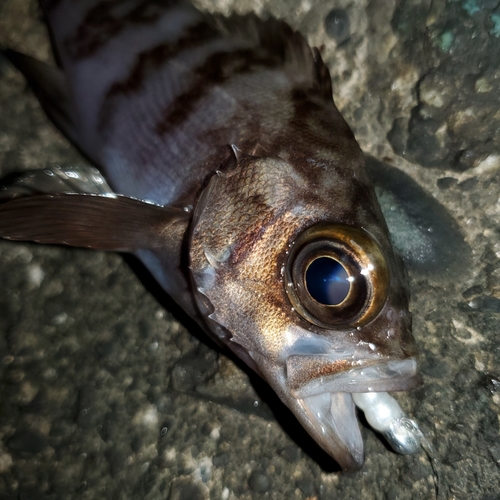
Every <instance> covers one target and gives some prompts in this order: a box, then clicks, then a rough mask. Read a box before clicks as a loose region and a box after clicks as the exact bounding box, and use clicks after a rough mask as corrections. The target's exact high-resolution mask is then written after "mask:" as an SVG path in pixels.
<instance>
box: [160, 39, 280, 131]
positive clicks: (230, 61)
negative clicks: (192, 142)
mask: <svg viewBox="0 0 500 500" xmlns="http://www.w3.org/2000/svg"><path fill="white" fill-rule="evenodd" d="M259 52H260V53H259ZM279 65H280V60H279V57H275V56H274V55H272V54H269V53H262V51H259V50H256V49H255V48H251V49H239V50H235V51H227V52H218V53H216V54H213V55H212V56H210V57H209V58H208V59H207V60H206V61H205V63H203V64H202V65H201V66H199V67H198V68H195V69H193V75H194V77H195V81H194V84H193V86H192V87H191V88H190V89H189V90H187V91H186V92H184V93H183V94H181V95H179V96H178V97H177V98H176V99H175V101H174V102H172V103H171V104H170V105H169V106H168V107H167V108H166V109H165V112H164V116H163V118H162V119H161V120H160V121H159V122H158V124H157V125H156V127H155V130H156V133H157V134H158V135H159V136H162V135H164V134H167V133H168V132H169V131H170V130H172V129H173V128H175V127H177V126H179V125H180V124H181V123H182V122H183V121H184V120H186V119H187V117H188V116H189V114H190V113H191V112H192V111H193V110H195V109H196V107H197V106H198V104H199V102H200V101H201V100H202V99H203V97H205V96H206V95H207V94H208V93H209V91H210V90H211V89H212V88H213V87H214V86H216V85H220V84H222V83H224V82H226V81H227V80H229V79H230V78H231V77H233V76H236V75H242V74H245V73H250V72H252V71H254V70H255V69H257V68H258V67H260V68H272V67H279Z"/></svg>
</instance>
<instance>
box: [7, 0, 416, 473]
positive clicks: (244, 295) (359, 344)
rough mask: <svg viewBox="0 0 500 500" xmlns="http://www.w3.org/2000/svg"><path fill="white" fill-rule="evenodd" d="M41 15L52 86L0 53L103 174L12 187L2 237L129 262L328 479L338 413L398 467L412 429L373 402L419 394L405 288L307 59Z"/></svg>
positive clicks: (354, 148) (301, 54)
mask: <svg viewBox="0 0 500 500" xmlns="http://www.w3.org/2000/svg"><path fill="white" fill-rule="evenodd" d="M41 3H42V6H43V7H44V9H45V12H46V15H47V18H48V21H49V24H50V27H51V29H52V31H53V35H54V40H55V49H56V51H57V53H58V55H59V56H60V60H61V62H62V65H63V68H64V69H57V68H51V67H49V66H47V65H44V64H43V63H40V62H38V61H35V60H33V59H32V58H30V57H28V56H24V55H22V54H19V53H16V52H12V51H7V52H6V55H7V56H8V57H9V58H10V59H11V61H12V62H13V63H14V64H15V65H16V66H17V67H18V68H19V69H20V70H21V71H23V73H24V74H25V75H26V77H27V78H28V80H29V82H30V83H31V85H32V87H33V89H34V91H35V93H36V95H37V97H38V98H39V100H40V102H41V104H42V106H43V107H44V109H45V110H46V111H47V113H48V115H49V116H50V117H51V118H52V119H53V120H54V122H55V123H56V124H57V125H58V126H59V127H60V128H61V129H62V131H63V132H65V133H66V135H67V136H69V137H70V138H71V139H72V140H73V141H74V142H75V143H76V145H77V146H78V147H79V148H80V149H81V150H82V151H83V152H84V153H86V154H87V155H88V156H89V157H90V158H91V159H92V160H93V161H94V163H96V165H97V166H98V167H100V169H101V170H102V175H101V173H99V172H97V173H96V171H92V172H89V173H87V172H85V169H80V170H79V169H73V170H71V169H60V168H52V169H47V170H45V171H38V172H36V173H32V174H29V175H25V176H22V177H21V178H20V179H18V180H17V182H16V183H14V184H13V185H10V186H6V187H5V190H4V192H3V195H2V198H3V200H5V201H4V202H3V203H2V204H0V236H2V237H4V238H8V239H12V240H33V241H38V242H41V243H59V244H67V245H73V246H83V247H88V248H94V249H96V250H116V251H126V252H131V253H134V254H135V255H136V256H138V257H139V259H140V260H141V261H142V262H143V263H144V264H145V265H146V267H148V268H149V270H150V271H151V273H152V274H153V275H154V276H155V278H156V279H157V280H158V281H159V283H160V284H161V285H162V286H163V288H164V289H165V290H166V291H167V292H168V293H169V294H170V295H171V296H172V297H173V298H174V299H175V300H176V301H177V302H178V304H179V305H180V306H181V307H183V308H184V310H185V311H186V312H187V313H188V314H189V315H191V317H192V318H193V319H194V320H196V321H197V322H198V323H199V324H200V326H201V327H202V328H203V329H204V330H205V331H206V333H207V334H208V335H210V336H211V337H212V338H213V339H214V340H215V341H217V342H218V343H220V344H222V345H223V346H225V347H226V348H227V349H229V350H231V351H233V353H235V354H236V355H237V356H239V357H240V358H242V359H243V361H245V362H246V363H247V364H248V365H249V366H250V367H251V368H252V369H253V370H255V371H256V372H257V373H258V374H259V375H261V376H262V377H263V378H264V379H265V380H266V381H267V382H268V383H269V385H270V386H271V387H272V388H273V389H274V390H275V391H276V393H277V395H278V396H279V397H280V398H281V400H282V401H283V402H284V403H285V404H286V405H287V406H288V407H289V408H290V409H291V410H292V412H293V413H294V414H295V416H296V417H297V419H298V420H299V421H300V423H301V424H302V425H303V426H304V428H305V429H306V430H307V431H308V432H309V433H310V434H311V435H312V436H313V437H314V439H316V441H317V442H318V444H319V445H320V446H322V447H323V448H324V449H325V450H326V451H327V452H328V453H330V454H331V455H332V456H333V457H334V458H335V459H336V460H337V461H338V462H339V464H340V465H341V466H342V467H343V468H344V469H346V470H357V469H359V468H360V467H361V466H362V464H363V460H364V458H363V441H362V438H361V434H360V431H359V427H358V423H357V418H356V414H355V401H356V402H357V404H359V406H360V407H362V408H363V411H365V412H366V413H367V415H368V416H371V417H374V418H371V421H373V422H375V423H374V427H375V428H376V429H377V430H379V431H381V432H384V433H386V435H387V436H388V439H389V441H390V442H391V443H393V445H394V447H395V449H397V450H398V451H400V452H405V453H410V452H415V451H416V450H417V449H418V447H419V445H420V443H421V441H422V439H421V434H420V431H418V427H417V426H416V424H415V425H414V423H412V425H407V420H408V419H406V417H405V416H404V414H403V413H402V412H401V410H400V409H399V406H398V405H397V403H396V402H395V400H394V399H393V398H391V397H390V396H389V395H388V394H386V391H397V390H409V389H411V388H413V387H415V386H416V385H417V384H418V382H419V376H418V374H417V369H416V360H415V358H416V353H417V351H416V345H415V341H414V339H413V337H412V334H411V314H410V312H409V310H408V283H407V276H406V273H405V271H404V269H403V266H402V262H401V260H400V258H399V257H398V255H397V254H396V253H395V252H394V250H393V248H392V245H391V242H390V238H389V234H388V230H387V227H386V224H385V222H384V219H383V216H382V213H381V210H380V207H379V206H378V202H377V199H376V197H375V193H374V190H373V187H372V186H371V185H370V183H369V180H368V176H367V174H366V171H365V168H364V157H363V154H362V152H361V150H360V148H359V146H358V144H357V143H356V141H355V139H354V136H353V134H352V132H351V131H350V129H349V127H348V125H347V124H346V122H345V121H344V119H343V118H342V116H341V115H340V113H339V112H338V110H337V108H336V107H335V104H334V102H333V100H332V89H331V80H330V76H329V72H328V69H327V68H326V66H325V65H324V63H323V61H322V59H321V56H320V53H319V51H318V50H317V49H311V48H310V47H309V45H308V44H307V42H306V40H305V39H304V38H303V37H302V35H300V34H299V33H297V32H294V31H293V30H292V29H291V28H290V27H289V26H288V25H287V24H285V23H284V22H282V21H279V20H275V19H268V20H260V19H259V18H258V17H257V16H255V15H253V14H251V15H247V16H231V17H228V18H224V17H222V16H214V15H209V14H203V13H201V12H198V11H196V10H195V9H194V8H193V7H191V6H190V5H187V4H185V3H182V2H167V3H164V2H155V1H126V0H112V1H108V2H100V1H76V2H70V1H69V0H58V1H42V2H41ZM68 177H69V178H76V179H78V181H75V182H71V183H69V182H66V178H68ZM107 181H108V182H109V187H108V184H107ZM64 186H68V187H67V188H65V187H64ZM325 259H326V260H328V259H331V260H334V261H335V262H336V264H337V267H338V266H340V267H341V268H343V275H344V276H347V278H344V280H346V281H347V283H342V285H341V287H340V288H339V289H335V279H333V278H332V277H331V276H330V274H329V272H330V271H329V270H328V269H330V268H331V266H330V267H328V266H326V267H324V268H322V267H321V263H322V262H325ZM313 263H315V264H319V265H320V268H319V272H315V273H314V276H316V277H315V278H310V276H311V275H310V274H308V273H307V270H308V269H309V266H310V265H312V264H313ZM316 267H317V266H316ZM334 267H335V266H334ZM311 279H314V280H315V282H314V283H312V282H310V281H309V280H311ZM332 286H333V290H330V288H331V287H332ZM318 287H320V289H321V290H322V292H324V293H321V294H319V295H317V294H316V293H315V292H314V291H313V290H317V289H318ZM330 291H331V293H330ZM320 297H321V298H320ZM388 332H391V334H390V335H388ZM372 393H374V394H375V395H374V396H373V395H372ZM368 396H370V397H368ZM381 412H382V413H383V412H385V414H388V415H389V416H390V418H389V419H380V418H378V417H379V416H380V415H379V414H380V413H381ZM405 419H406V420H405ZM380 422H382V423H380Z"/></svg>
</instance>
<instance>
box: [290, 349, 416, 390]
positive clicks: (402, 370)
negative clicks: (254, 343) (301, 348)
mask: <svg viewBox="0 0 500 500" xmlns="http://www.w3.org/2000/svg"><path fill="white" fill-rule="evenodd" d="M308 358H309V357H308V356H290V357H289V358H288V359H287V362H286V367H287V380H288V384H289V387H290V391H291V393H292V395H293V396H295V397H296V398H300V399H303V398H308V397H311V396H318V395H321V394H322V393H325V392H329V393H337V392H394V391H408V390H410V389H413V388H415V387H416V386H417V385H418V383H419V380H420V379H419V377H418V376H417V362H416V360H415V359H414V358H409V359H405V360H395V361H386V362H383V363H380V362H377V361H373V360H361V361H353V362H350V361H346V360H340V361H338V362H333V363H332V360H331V358H330V357H329V356H325V358H324V359H322V358H321V357H319V356H317V355H316V356H311V357H310V359H308ZM323 364H324V366H323Z"/></svg>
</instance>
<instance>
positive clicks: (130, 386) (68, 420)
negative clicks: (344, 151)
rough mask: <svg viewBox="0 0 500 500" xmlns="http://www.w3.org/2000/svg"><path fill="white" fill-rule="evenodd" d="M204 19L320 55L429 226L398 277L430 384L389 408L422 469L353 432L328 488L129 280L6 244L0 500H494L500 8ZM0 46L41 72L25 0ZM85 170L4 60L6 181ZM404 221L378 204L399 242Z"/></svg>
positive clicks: (497, 468)
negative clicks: (269, 29) (420, 439)
mask: <svg viewBox="0 0 500 500" xmlns="http://www.w3.org/2000/svg"><path fill="white" fill-rule="evenodd" d="M197 5H198V6H201V7H203V8H206V9H208V10H211V11H217V12H223V13H226V14H228V13H229V12H233V11H236V12H239V13H245V12H249V11H251V10H253V11H256V12H257V13H258V14H260V15H262V16H267V15H269V14H272V15H274V16H276V17H280V18H284V19H286V20H287V21H288V22H289V23H290V24H291V25H292V26H293V27H294V28H296V29H299V30H300V31H302V32H303V33H304V34H305V35H306V36H307V38H308V39H309V41H310V43H311V44H312V45H315V46H318V47H322V53H323V57H324V59H325V61H326V63H327V64H328V66H329V68H330V70H331V73H332V80H333V92H334V97H335V101H336V104H337V106H338V107H339V109H340V110H341V112H342V113H343V115H344V117H345V118H346V120H347V121H348V123H349V124H350V125H351V127H352V128H353V131H354V133H355V135H356V137H357V139H358V141H359V142H360V144H361V147H362V148H363V150H364V151H365V152H366V153H368V154H370V155H372V156H373V157H375V158H377V159H378V160H381V161H383V162H384V163H385V164H387V165H389V166H393V167H397V169H398V170H399V171H401V172H404V173H405V176H406V177H407V178H409V179H411V181H412V182H413V184H414V185H415V186H417V188H415V189H413V188H412V189H413V190H411V189H410V191H411V193H413V194H409V195H408V197H411V196H413V203H414V206H415V207H416V208H415V210H417V211H418V210H419V209H420V210H424V209H425V210H426V211H427V212H429V211H435V216H434V215H433V214H430V215H428V220H431V221H432V220H435V221H436V222H435V226H432V224H430V225H428V226H425V225H423V226H421V227H420V231H421V237H420V238H418V239H420V240H422V241H424V242H425V241H427V240H428V241H429V243H428V244H427V243H425V244H423V247H422V252H424V253H425V251H426V249H427V250H428V251H430V252H438V253H439V252H441V251H442V252H444V253H443V254H439V255H442V259H443V260H440V259H437V260H434V261H433V262H432V263H430V264H429V265H430V266H431V267H428V266H427V267H426V266H425V262H426V257H425V256H424V257H422V258H421V259H420V260H419V257H418V256H417V257H416V258H415V259H414V260H415V262H416V263H417V264H416V265H415V266H413V267H412V266H410V277H411V283H412V304H411V309H412V313H413V317H414V334H415V337H416V339H417V343H418V344H419V346H420V352H421V358H420V366H421V372H422V374H423V379H424V383H423V385H422V387H420V388H419V389H417V390H415V391H413V392H411V393H409V394H401V395H399V396H398V400H399V402H400V404H401V405H402V407H403V408H404V409H405V411H406V412H407V413H408V414H409V415H410V416H412V417H413V418H415V419H416V420H417V421H418V422H419V424H420V426H421V428H422V430H423V431H424V433H425V435H426V436H427V438H428V439H429V441H430V442H431V443H432V445H433V447H434V459H435V460H434V461H433V460H431V459H430V458H429V457H428V456H427V455H426V454H425V453H420V454H417V455H412V456H400V455H396V454H394V453H392V452H391V451H390V450H389V449H388V447H387V446H386V445H385V444H384V442H383V440H381V438H380V437H379V436H377V435H376V434H375V433H374V432H373V431H372V430H370V429H369V428H368V427H367V426H366V425H365V424H362V434H363V437H364V440H365V446H366V464H365V466H364V468H363V470H362V471H361V472H359V473H356V474H342V473H339V471H338V469H337V468H336V466H335V464H334V463H333V462H332V461H331V460H328V458H327V457H326V456H325V454H324V453H322V452H321V451H320V450H319V449H318V448H317V447H315V446H314V445H313V443H311V441H310V440H308V439H307V437H306V436H304V433H303V431H301V429H300V428H299V427H298V425H297V424H296V423H295V422H294V420H293V417H292V416H291V414H290V413H289V412H287V411H286V410H285V409H284V408H283V406H282V405H280V404H279V402H277V401H276V398H275V397H273V396H272V394H270V393H269V391H267V390H266V388H265V386H264V385H263V384H262V383H260V382H259V381H258V380H255V379H254V378H251V377H249V373H248V371H245V370H243V369H242V367H241V364H237V363H235V362H234V360H231V359H228V358H227V357H226V356H224V355H223V354H221V353H220V352H218V351H216V350H214V349H212V347H211V346H210V345H208V344H206V343H204V342H203V341H201V340H200V339H202V334H201V333H200V332H199V330H198V329H196V328H195V327H194V326H193V325H192V323H190V322H189V321H187V320H186V318H185V317H184V316H183V315H182V314H181V313H179V311H178V310H177V309H175V308H173V307H172V306H171V303H170V302H169V301H168V299H166V298H165V297H164V296H163V295H162V294H161V293H160V292H159V288H158V287H157V286H155V285H153V284H152V283H151V279H150V278H148V276H147V275H146V274H145V273H144V271H143V270H141V268H140V267H138V266H137V264H136V263H134V261H133V260H130V259H124V258H123V257H121V256H118V255H115V254H105V253H98V252H91V251H86V250H78V249H66V248H60V247H57V248H56V247H43V246H37V245H35V244H14V243H10V242H6V241H1V242H0V284H1V286H0V401H1V405H0V499H2V500H4V499H5V500H11V499H12V500H17V499H22V500H66V499H67V500H70V499H82V500H87V499H98V498H108V499H113V500H122V499H123V500H124V499H145V500H159V499H170V500H205V499H221V500H236V499H242V500H243V499H244V500H246V499H260V498H269V499H290V500H292V499H297V500H298V499H309V500H313V499H314V500H326V499H337V498H338V499H343V500H350V499H352V500H358V499H368V500H369V499H377V500H396V499H398V500H410V499H411V500H424V499H425V500H427V499H433V498H439V499H449V500H452V499H453V500H470V499H477V500H495V499H497V500H498V499H500V436H499V427H500V420H499V419H500V336H499V335H498V334H499V331H500V327H499V321H500V230H499V228H500V100H499V96H500V5H499V2H498V1H491V0H466V1H465V0H455V1H448V2H445V1H444V0H438V1H431V0H422V1H411V0H400V1H396V0H371V1H369V0H350V1H349V0H330V1H320V0H286V1H285V0H258V1H257V0H252V1H248V0H234V1H233V0H214V1H209V0H199V1H198V3H197ZM0 45H2V46H9V47H11V48H13V49H16V50H20V51H23V52H25V53H28V54H30V55H33V56H35V57H37V58H39V59H42V60H50V57H51V55H50V46H49V41H48V35H47V32H46V28H45V26H44V24H43V22H42V20H41V18H40V16H39V12H38V8H37V3H36V1H35V0H3V1H1V2H0ZM84 163H85V160H83V159H82V158H81V157H80V155H79V154H78V152H77V151H76V150H75V149H74V148H73V147H72V146H71V145H70V144H69V143H68V142H67V141H66V140H65V139H64V138H63V137H62V136H61V134H60V133H59V132H58V131H57V130H56V129H55V128H54V126H53V125H52V124H51V123H50V122H49V121H48V119H47V118H46V117H45V115H44V114H43V112H42V111H41V109H40V106H39V105H38V103H37V101H36V99H35V98H34V97H33V95H32V94H31V93H30V92H29V91H28V90H27V89H26V85H25V83H24V80H23V78H22V76H21V75H19V74H18V73H17V72H16V71H15V70H14V69H13V68H12V67H11V66H10V65H9V64H8V63H7V61H6V60H4V59H0V169H1V174H2V175H6V174H9V173H12V172H15V171H20V170H28V169H34V168H44V167H46V166H48V165H53V164H62V165H68V164H84ZM372 175H375V176H376V171H375V174H372ZM418 189H420V190H422V191H418ZM415 193H417V194H415ZM418 193H425V194H421V195H419V194H418ZM426 197H427V198H429V199H431V201H432V203H430V204H427V205H425V203H427V201H425V200H426V199H427V198H426ZM419 200H422V201H421V202H420V201H419ZM402 201H404V200H400V199H399V198H397V196H395V197H394V198H390V197H389V198H388V199H386V200H385V202H384V203H385V207H386V208H385V209H386V210H387V211H388V212H390V211H391V210H393V211H394V217H393V219H394V220H393V221H392V223H391V227H392V229H391V230H392V231H393V232H396V233H397V234H399V239H400V241H401V242H402V243H401V244H404V242H405V241H408V240H409V239H411V238H412V235H411V234H410V233H409V231H410V229H409V226H408V224H407V223H406V222H407V221H406V219H405V218H404V216H403V215H401V214H400V212H399V211H398V203H399V202H402ZM422 207H423V208H422ZM401 213H403V212H401ZM398 214H399V215H398ZM405 221H406V222H405ZM448 224H449V225H450V227H451V226H453V231H452V232H453V234H458V235H461V236H459V237H456V236H455V237H444V236H443V235H445V234H448V233H446V231H447V229H446V227H448ZM445 226H446V227H445ZM405 231H408V234H407V233H406V232H405ZM450 234H451V233H450ZM462 236H463V237H462ZM395 239H397V236H395ZM436 241H437V242H438V243H435V242H436ZM440 247H441V248H443V247H445V248H446V250H445V251H444V250H439V248H440ZM440 262H445V264H442V265H440Z"/></svg>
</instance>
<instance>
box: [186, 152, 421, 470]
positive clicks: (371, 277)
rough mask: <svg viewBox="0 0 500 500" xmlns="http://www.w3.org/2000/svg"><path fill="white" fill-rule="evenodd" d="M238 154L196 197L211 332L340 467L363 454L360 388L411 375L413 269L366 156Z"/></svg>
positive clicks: (200, 279) (196, 235)
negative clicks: (309, 160)
mask: <svg viewBox="0 0 500 500" xmlns="http://www.w3.org/2000/svg"><path fill="white" fill-rule="evenodd" d="M350 170H351V172H350V175H348V176H347V175H345V173H344V171H343V169H342V168H340V167H339V166H338V165H337V164H336V163H335V162H328V161H324V162H322V164H315V165H312V166H311V165H304V162H303V161H298V160H297V159H296V158H292V157H289V158H286V159H283V158H281V157H255V156H248V155H241V154H240V155H238V158H237V160H236V162H235V164H233V165H232V166H230V167H228V168H226V169H224V170H223V171H222V172H217V173H216V174H215V175H214V176H213V177H212V179H211V180H210V182H209V183H208V185H207V187H206V188H205V190H204V192H203V194H202V196H201V197H200V199H199V202H198V205H197V208H196V211H195V214H194V218H193V230H192V235H191V241H190V266H191V273H192V279H193V286H194V289H195V295H196V298H197V302H198V306H199V309H200V311H201V313H202V315H203V316H204V318H205V321H206V324H207V326H208V328H209V329H210V331H211V332H212V334H215V335H216V336H217V338H218V339H219V340H220V341H222V342H223V343H225V344H226V345H227V346H228V347H229V348H230V349H232V350H233V351H234V352H235V353H236V354H237V355H238V356H240V357H241V358H242V359H243V360H244V361H246V362H247V364H248V365H250V366H251V367H252V368H253V369H254V370H255V371H256V372H257V373H259V374H260V375H261V376H262V377H263V378H264V379H265V380H266V381H267V382H268V383H269V384H270V385H271V386H272V388H273V389H274V390H275V391H276V393H277V394H278V396H279V397H280V398H281V400H282V401H283V402H284V403H285V404H286V405H287V406H288V407H289V408H290V409H291V410H292V412H293V413H294V414H295V416H296V417H297V419H298V420H299V421H300V423H301V424H302V425H303V426H304V427H305V429H306V430H307V431H308V432H309V433H310V434H311V435H312V437H313V438H314V439H315V440H316V441H317V442H318V444H319V445H320V446H322V447H323V448H324V449H325V450H326V451H327V452H328V453H329V454H330V455H332V456H333V457H334V458H335V460H336V461H337V462H338V463H339V464H340V465H341V466H342V468H343V469H345V470H357V469H359V468H360V467H361V466H362V464H363V461H364V458H363V442H362V438H361V434H360V431H359V426H358V422H357V417H356V413H355V406H354V403H353V398H352V393H353V392H371V391H383V392H385V391H399V390H408V389H410V388H412V387H413V386H415V385H416V382H417V377H416V361H415V357H416V346H415V341H414V339H413V336H412V334H411V314H410V312H409V310H408V298H409V296H408V286H407V278H406V273H405V271H404V268H403V266H402V263H401V261H400V259H399V257H398V256H397V255H396V254H395V253H394V251H393V249H392V246H391V243H390V240H389V236H388V232H387V228H386V225H385V222H384V220H383V217H382V215H381V213H380V209H379V207H378V203H377V201H376V197H375V195H374V192H373V189H372V188H371V187H370V185H369V182H368V180H367V179H366V176H365V174H364V169H363V158H362V155H361V156H358V157H357V159H356V161H355V162H354V163H352V162H351V168H350Z"/></svg>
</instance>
